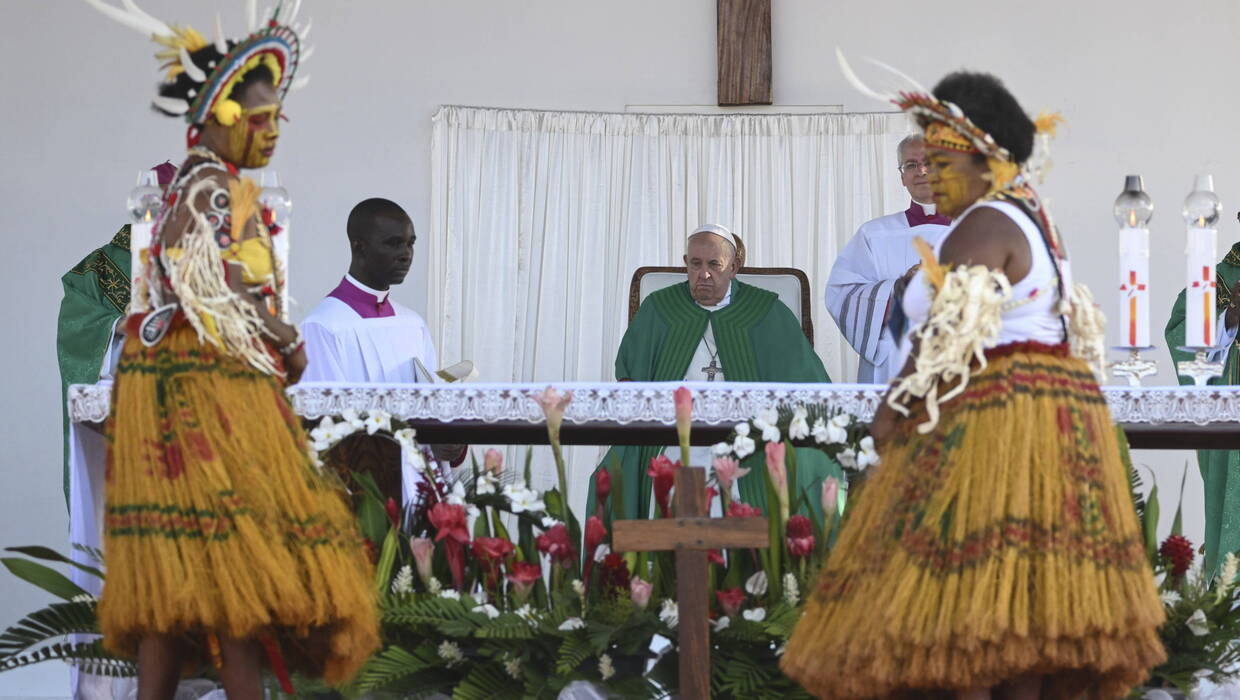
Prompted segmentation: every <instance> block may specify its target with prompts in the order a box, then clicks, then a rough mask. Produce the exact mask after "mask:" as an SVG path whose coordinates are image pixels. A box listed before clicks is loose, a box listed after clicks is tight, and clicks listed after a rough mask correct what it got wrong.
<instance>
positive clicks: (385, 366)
mask: <svg viewBox="0 0 1240 700" xmlns="http://www.w3.org/2000/svg"><path fill="white" fill-rule="evenodd" d="M347 230H348V236H349V249H350V252H351V253H352V260H351V261H350V263H349V272H348V274H346V275H345V276H344V279H342V280H341V281H340V284H339V285H338V286H337V287H336V288H335V289H333V290H332V291H331V293H330V294H328V295H327V298H326V299H324V300H323V301H321V302H319V304H318V306H315V307H314V309H313V310H312V311H311V312H310V314H309V315H308V316H306V318H305V320H304V321H302V325H301V332H302V336H303V337H304V338H305V341H306V357H307V359H308V361H309V364H308V365H307V367H306V372H305V374H304V375H302V379H301V380H302V381H303V382H323V381H346V382H398V383H403V384H408V383H415V382H429V381H432V380H431V378H430V377H429V376H428V375H427V374H426V372H427V371H429V372H433V371H435V370H436V369H438V357H437V354H436V352H435V345H434V343H433V342H432V341H431V332H430V329H429V328H428V327H427V325H426V321H424V320H422V317H421V316H420V315H419V314H418V312H416V311H414V310H413V309H410V308H408V307H406V306H403V305H401V304H398V303H396V302H394V301H392V300H391V298H390V292H391V288H392V286H394V285H398V284H400V283H401V282H403V281H405V276H406V275H407V274H409V268H410V266H411V265H412V264H413V244H414V241H416V240H417V236H416V235H415V234H414V231H413V221H412V220H411V219H410V218H409V215H408V214H406V213H405V210H404V209H401V208H400V206H399V205H398V204H396V203H395V202H392V201H390V200H387V199H378V198H374V199H367V200H365V201H363V202H361V203H360V204H358V205H357V206H355V207H353V211H351V212H349V220H348V224H347ZM423 370H425V371H423Z"/></svg>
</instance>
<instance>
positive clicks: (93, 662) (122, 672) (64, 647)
mask: <svg viewBox="0 0 1240 700" xmlns="http://www.w3.org/2000/svg"><path fill="white" fill-rule="evenodd" d="M43 661H66V662H71V663H73V664H74V665H75V666H77V667H78V669H80V670H81V671H82V672H84V673H90V674H92V675H96V676H105V677H108V678H132V677H133V676H136V675H138V667H137V665H136V664H134V663H133V662H132V661H127V660H124V659H118V658H116V657H115V656H112V655H111V654H109V653H108V652H107V651H105V650H104V648H103V642H102V640H95V641H93V642H85V643H77V644H51V645H48V646H44V647H39V648H38V649H36V650H34V651H33V652H31V653H29V654H25V655H22V656H10V657H7V658H4V659H3V660H0V672H4V671H11V670H13V669H15V668H21V667H23V666H29V665H31V664H37V663H40V662H43Z"/></svg>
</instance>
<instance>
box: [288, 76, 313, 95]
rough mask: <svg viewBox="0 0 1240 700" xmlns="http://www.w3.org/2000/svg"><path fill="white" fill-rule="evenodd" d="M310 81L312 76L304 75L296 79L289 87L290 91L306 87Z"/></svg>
mask: <svg viewBox="0 0 1240 700" xmlns="http://www.w3.org/2000/svg"><path fill="white" fill-rule="evenodd" d="M309 82H310V76H308V75H303V76H301V77H300V78H297V79H295V80H294V81H293V83H292V84H291V85H289V86H288V89H289V91H290V92H294V91H297V90H300V89H302V88H304V87H305V86H306V85H307V84H309Z"/></svg>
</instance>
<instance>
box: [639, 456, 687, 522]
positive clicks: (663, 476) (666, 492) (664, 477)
mask: <svg viewBox="0 0 1240 700" xmlns="http://www.w3.org/2000/svg"><path fill="white" fill-rule="evenodd" d="M678 469H680V462H673V461H672V460H670V459H668V458H667V457H665V456H663V455H659V456H658V457H655V458H654V459H652V460H650V471H649V472H647V473H648V474H650V478H651V479H653V480H654V500H655V502H656V503H658V504H659V513H660V514H661V515H662V516H663V517H664V518H670V517H672V508H671V493H672V486H674V485H675V484H676V470H678Z"/></svg>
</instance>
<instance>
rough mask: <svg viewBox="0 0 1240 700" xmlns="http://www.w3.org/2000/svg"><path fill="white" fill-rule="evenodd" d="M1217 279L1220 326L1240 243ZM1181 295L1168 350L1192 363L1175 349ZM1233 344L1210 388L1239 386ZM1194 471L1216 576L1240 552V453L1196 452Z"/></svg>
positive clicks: (1180, 331)
mask: <svg viewBox="0 0 1240 700" xmlns="http://www.w3.org/2000/svg"><path fill="white" fill-rule="evenodd" d="M1216 272H1217V276H1218V291H1217V303H1218V322H1219V323H1220V324H1221V323H1223V317H1224V314H1225V313H1226V310H1227V306H1228V305H1230V304H1231V295H1232V290H1234V289H1235V288H1236V282H1237V281H1238V280H1240V243H1237V244H1235V245H1233V246H1232V248H1231V250H1230V251H1228V253H1227V255H1225V256H1224V257H1223V261H1222V262H1220V263H1219V264H1218V267H1217V268H1216ZM1184 315H1185V314H1184V292H1183V291H1181V292H1180V296H1179V297H1178V298H1177V299H1176V300H1175V306H1174V307H1172V309H1171V320H1169V321H1167V331H1166V340H1167V347H1168V348H1170V349H1171V359H1172V360H1173V361H1175V362H1179V361H1180V360H1191V359H1193V356H1192V355H1191V354H1189V353H1187V352H1182V351H1180V350H1177V349H1176V348H1179V347H1182V346H1183V345H1184ZM1236 345H1237V344H1235V343H1233V344H1232V346H1231V348H1229V349H1228V350H1227V360H1226V362H1225V363H1224V365H1223V376H1222V377H1215V378H1213V379H1211V380H1210V383H1211V384H1240V352H1237V348H1236ZM1180 383H1181V384H1192V383H1193V380H1192V379H1191V378H1189V377H1180ZM1197 467H1198V468H1199V469H1200V470H1201V481H1202V483H1203V484H1204V485H1205V492H1206V542H1205V544H1206V561H1205V567H1206V571H1207V572H1209V573H1210V574H1211V575H1213V574H1215V573H1217V572H1218V567H1219V566H1220V564H1221V563H1222V559H1223V555H1224V554H1226V553H1227V552H1235V551H1237V550H1240V452H1237V451H1234V450H1232V451H1226V450H1198V451H1197Z"/></svg>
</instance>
